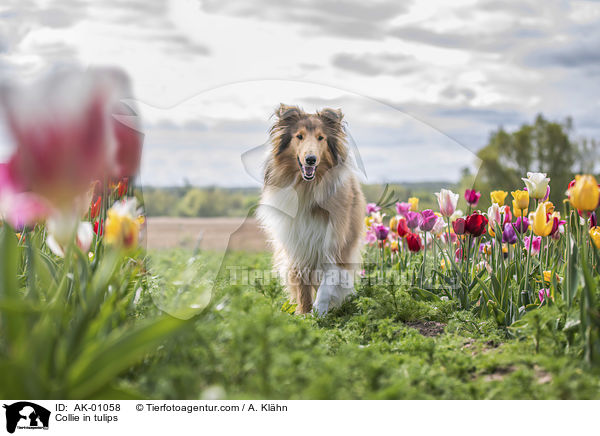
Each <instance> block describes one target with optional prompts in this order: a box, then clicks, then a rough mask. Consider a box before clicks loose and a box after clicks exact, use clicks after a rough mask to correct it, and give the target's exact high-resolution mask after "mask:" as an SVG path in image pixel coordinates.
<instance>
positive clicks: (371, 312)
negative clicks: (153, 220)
mask: <svg viewBox="0 0 600 436" xmlns="http://www.w3.org/2000/svg"><path fill="white" fill-rule="evenodd" d="M191 257H192V253H191V252H189V251H186V250H182V249H176V250H167V251H157V252H153V253H151V254H150V270H151V272H152V273H153V274H154V279H151V281H150V289H151V290H152V291H153V292H151V293H149V294H146V295H144V296H143V297H142V300H141V302H140V305H139V316H141V317H153V316H154V315H155V314H157V313H158V312H159V309H158V308H157V307H156V305H155V304H154V301H153V299H152V295H154V297H155V299H156V300H157V301H168V300H173V299H180V300H181V301H186V302H188V303H189V302H190V301H196V300H198V301H203V302H204V304H206V302H207V301H208V299H207V298H206V297H207V295H206V294H205V293H204V292H203V291H201V290H198V289H199V288H198V289H194V288H185V289H187V292H182V291H181V289H183V288H182V287H181V282H182V277H184V279H185V280H187V281H189V283H195V280H196V278H195V277H194V275H193V274H191V273H190V272H189V271H196V272H197V273H198V274H199V275H200V277H199V280H200V281H202V280H205V279H206V277H207V275H206V272H203V271H205V270H208V271H210V272H214V271H216V270H217V269H218V268H219V266H220V256H218V255H215V254H214V253H200V254H198V255H196V256H194V257H193V260H192V261H191V263H190V261H189V259H190V258H191ZM226 264H228V265H238V266H244V267H247V268H249V269H250V270H252V269H256V270H268V269H270V256H269V255H267V254H249V253H231V254H230V255H229V256H228V258H227V260H226ZM186 265H188V267H185V266H186ZM189 265H193V267H189ZM185 271H187V272H185ZM226 273H227V270H226V269H223V268H222V269H221V274H220V275H219V279H218V280H217V285H216V287H215V289H214V292H213V295H212V298H211V299H210V302H208V305H207V307H206V309H205V310H203V311H202V312H201V313H200V314H199V315H197V316H196V318H195V319H194V321H193V323H192V324H191V326H190V328H188V329H187V330H186V331H184V332H183V333H181V334H180V335H178V336H177V337H176V338H175V339H174V340H170V341H169V342H168V343H165V344H163V345H162V346H161V347H159V349H158V350H157V351H156V352H154V353H152V354H150V355H148V356H147V357H146V359H145V360H144V361H143V363H142V364H139V365H137V366H135V367H134V368H132V369H130V370H129V371H128V372H127V374H126V375H125V377H124V378H123V379H122V384H123V385H125V386H129V387H131V388H133V389H134V390H136V391H138V392H141V393H142V395H146V396H148V397H153V398H164V399H197V398H220V399H243V398H269V399H575V398H577V399H588V398H600V377H599V374H598V371H597V370H594V369H591V368H590V367H588V366H586V364H585V363H584V361H583V359H582V358H581V350H580V349H579V348H574V347H569V346H568V341H567V339H568V338H567V336H566V333H564V332H563V331H562V330H560V329H553V328H552V326H549V325H548V322H547V321H548V320H553V319H556V317H557V313H555V312H554V311H555V310H558V309H552V308H549V310H547V311H544V312H543V313H542V311H534V312H532V313H531V314H527V315H526V319H527V320H528V321H529V323H528V325H530V326H534V327H535V326H537V327H536V328H534V327H531V328H530V329H529V330H525V331H513V332H511V331H509V330H507V329H504V328H499V327H498V326H497V325H496V324H495V321H493V320H491V319H490V320H481V319H480V318H477V317H475V316H474V315H473V314H472V313H470V312H467V311H460V310H458V309H457V308H456V306H455V303H453V302H451V301H442V300H431V301H424V300H418V299H417V298H418V296H413V294H411V293H410V292H409V288H408V286H407V285H403V284H402V285H390V284H368V283H367V282H363V283H359V284H357V293H356V295H354V296H353V297H351V298H350V299H349V300H348V301H346V302H345V303H344V305H343V306H342V307H340V308H338V309H336V310H334V311H332V312H330V313H329V314H328V315H327V316H325V317H323V318H315V317H312V316H299V315H292V314H290V313H288V312H287V311H285V310H282V306H284V303H285V302H286V300H287V296H286V294H285V291H284V289H283V288H282V287H281V285H280V284H278V283H276V282H274V281H271V282H269V283H266V284H248V285H237V284H231V283H229V282H228V278H227V274H226ZM190 274H191V275H190ZM209 275H210V274H209ZM159 277H160V278H159ZM174 284H175V285H174ZM194 292H196V293H197V294H198V293H199V297H198V296H193V295H192V294H194ZM157 295H162V299H160V300H158V298H157ZM190 295H192V296H191V297H190ZM542 317H547V318H542ZM428 321H430V322H435V323H439V324H435V326H437V327H438V330H440V328H439V327H442V328H443V332H442V333H441V334H439V335H435V336H424V335H422V334H421V333H420V332H419V330H417V329H416V328H413V327H425V325H424V324H423V323H425V322H428ZM411 326H413V327H411ZM433 330H435V329H433ZM536 349H537V351H536Z"/></svg>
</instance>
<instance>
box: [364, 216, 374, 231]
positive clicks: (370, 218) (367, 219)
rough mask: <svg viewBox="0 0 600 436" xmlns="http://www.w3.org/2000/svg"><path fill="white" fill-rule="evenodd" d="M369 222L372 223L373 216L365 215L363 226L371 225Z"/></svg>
mask: <svg viewBox="0 0 600 436" xmlns="http://www.w3.org/2000/svg"><path fill="white" fill-rule="evenodd" d="M371 224H373V217H372V216H366V217H365V226H367V229H368V228H370V227H371Z"/></svg>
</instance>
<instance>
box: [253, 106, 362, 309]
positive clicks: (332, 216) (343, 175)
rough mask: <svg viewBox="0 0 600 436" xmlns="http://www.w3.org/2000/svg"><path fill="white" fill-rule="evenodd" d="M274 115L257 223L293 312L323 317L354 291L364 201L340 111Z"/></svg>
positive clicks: (286, 109) (289, 110) (285, 110)
mask: <svg viewBox="0 0 600 436" xmlns="http://www.w3.org/2000/svg"><path fill="white" fill-rule="evenodd" d="M275 116H276V118H277V119H276V121H275V123H274V124H273V126H272V127H271V130H270V142H271V148H270V151H269V155H268V157H267V160H266V163H265V167H264V168H265V169H264V187H263V190H262V195H261V201H260V205H259V207H258V209H257V217H258V220H259V222H260V223H261V225H262V227H263V229H264V230H265V231H266V233H267V235H268V236H269V239H270V242H271V243H272V245H273V248H274V266H275V268H276V269H278V270H279V274H280V277H282V278H283V279H284V280H286V282H287V288H288V291H289V293H290V295H291V298H292V299H293V300H294V301H295V302H296V303H297V312H298V313H307V312H310V311H311V309H312V310H314V312H316V313H318V314H324V313H326V312H327V311H328V310H329V309H331V308H333V307H336V306H339V305H340V304H341V303H342V301H343V300H344V298H346V297H347V296H348V295H349V294H351V293H352V292H353V291H354V274H355V273H356V271H357V269H358V268H360V264H361V255H360V250H361V241H362V240H363V236H364V211H365V206H366V205H365V198H364V195H363V193H362V191H361V188H360V184H359V181H358V178H357V176H356V174H355V171H354V169H353V166H352V164H351V162H350V159H349V152H348V144H347V140H346V134H345V131H344V127H343V122H342V119H343V114H342V112H341V111H340V110H333V109H323V110H321V111H319V112H317V113H315V114H309V113H306V112H304V111H303V110H302V109H300V108H299V107H297V106H286V105H283V104H281V105H280V107H279V108H278V109H277V110H276V111H275ZM315 289H316V290H317V296H316V300H315V301H314V305H313V293H314V290H315Z"/></svg>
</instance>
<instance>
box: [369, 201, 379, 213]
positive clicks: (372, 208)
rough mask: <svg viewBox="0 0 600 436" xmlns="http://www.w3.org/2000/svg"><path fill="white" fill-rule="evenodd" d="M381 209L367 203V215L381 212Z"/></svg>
mask: <svg viewBox="0 0 600 436" xmlns="http://www.w3.org/2000/svg"><path fill="white" fill-rule="evenodd" d="M380 210H381V207H379V206H377V205H376V204H375V203H367V215H371V214H372V213H373V212H379V211H380Z"/></svg>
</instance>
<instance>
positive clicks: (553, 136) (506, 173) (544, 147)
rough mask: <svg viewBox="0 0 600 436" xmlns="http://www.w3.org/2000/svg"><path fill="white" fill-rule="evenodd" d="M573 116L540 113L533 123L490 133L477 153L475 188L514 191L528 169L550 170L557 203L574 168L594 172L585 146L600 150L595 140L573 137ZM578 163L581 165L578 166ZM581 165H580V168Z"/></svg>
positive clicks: (487, 196) (545, 171)
mask: <svg viewBox="0 0 600 436" xmlns="http://www.w3.org/2000/svg"><path fill="white" fill-rule="evenodd" d="M572 130H573V123H572V120H571V118H567V119H566V120H565V121H564V122H562V123H560V122H552V121H548V120H547V119H545V118H544V117H543V115H541V114H540V115H538V116H537V117H536V118H535V121H534V123H533V124H532V125H529V124H524V125H522V126H521V127H520V128H519V129H518V130H516V131H514V132H507V131H506V130H505V129H504V128H502V127H500V128H499V129H498V130H497V131H495V132H493V133H492V134H491V135H490V139H489V141H488V144H487V145H486V146H485V147H483V148H482V149H481V150H479V152H478V153H477V157H479V159H480V160H481V166H480V168H479V172H478V174H477V177H476V179H475V188H476V189H479V190H480V191H482V193H484V194H485V197H484V198H485V201H486V202H487V203H489V195H488V194H489V192H490V191H492V190H496V189H502V190H505V191H509V192H510V191H512V190H515V189H518V188H521V187H522V186H523V182H522V181H521V178H522V177H527V172H528V171H532V172H542V173H547V174H548V177H550V187H551V194H550V199H551V200H552V201H553V202H555V203H558V202H560V201H562V199H563V198H564V192H565V190H566V188H567V185H568V183H569V181H570V180H571V179H572V178H573V173H574V171H577V172H579V170H580V169H584V170H585V172H592V171H593V170H594V164H593V163H590V162H589V160H588V159H589V156H588V157H587V158H586V155H588V154H589V152H588V153H586V152H585V150H584V148H586V147H587V149H589V150H591V149H594V150H596V149H597V146H596V143H595V141H591V142H589V141H585V142H581V141H579V142H577V141H574V140H572V139H571V138H570V137H571V133H572ZM576 164H578V165H576ZM577 167H579V168H577Z"/></svg>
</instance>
